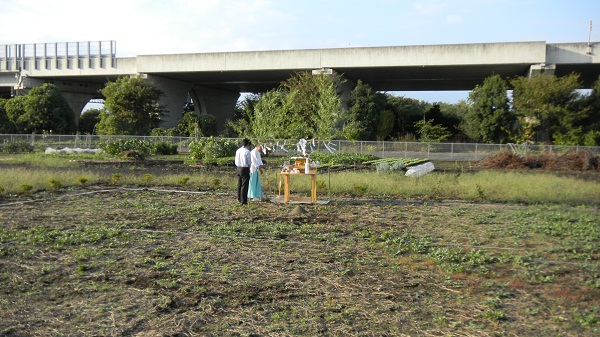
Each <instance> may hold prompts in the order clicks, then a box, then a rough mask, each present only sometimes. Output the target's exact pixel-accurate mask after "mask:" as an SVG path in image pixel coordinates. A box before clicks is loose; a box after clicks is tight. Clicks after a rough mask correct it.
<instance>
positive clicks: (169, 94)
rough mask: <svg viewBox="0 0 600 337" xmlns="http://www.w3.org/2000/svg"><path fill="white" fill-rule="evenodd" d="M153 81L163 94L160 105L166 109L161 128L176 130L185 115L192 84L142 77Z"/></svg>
mask: <svg viewBox="0 0 600 337" xmlns="http://www.w3.org/2000/svg"><path fill="white" fill-rule="evenodd" d="M142 76H143V77H146V78H147V79H148V80H149V81H151V82H152V83H153V84H154V86H155V87H156V88H157V89H159V90H160V91H162V92H163V96H162V97H161V99H160V105H162V106H163V108H164V109H165V111H164V115H163V117H162V123H161V127H163V128H165V129H169V128H174V127H176V126H177V123H179V120H180V119H181V117H182V115H183V106H184V104H185V100H186V98H187V94H188V92H189V91H190V89H191V87H192V84H191V83H189V82H184V81H178V80H173V79H170V78H164V77H159V76H155V75H142Z"/></svg>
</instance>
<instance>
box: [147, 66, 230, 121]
mask: <svg viewBox="0 0 600 337" xmlns="http://www.w3.org/2000/svg"><path fill="white" fill-rule="evenodd" d="M147 79H148V80H150V81H152V83H154V85H155V86H156V88H158V89H159V90H161V91H162V92H163V93H164V96H163V97H162V98H161V102H160V104H161V105H163V107H164V108H165V112H164V116H163V121H162V125H161V127H164V128H174V127H176V126H177V123H179V120H180V119H181V117H182V115H183V108H184V105H185V103H186V99H187V96H188V94H189V95H190V96H191V97H192V101H193V102H194V112H195V113H196V114H197V115H201V114H210V115H212V116H214V117H215V118H216V120H217V129H218V130H222V129H223V128H224V127H225V121H226V120H227V119H228V118H231V117H233V116H234V109H235V104H236V103H237V100H238V98H239V97H240V93H239V92H231V91H225V90H218V89H213V88H207V87H199V86H194V85H193V84H192V83H189V82H184V81H178V80H173V79H169V78H164V77H159V76H155V75H147Z"/></svg>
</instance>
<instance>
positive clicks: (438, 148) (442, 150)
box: [0, 134, 600, 161]
mask: <svg viewBox="0 0 600 337" xmlns="http://www.w3.org/2000/svg"><path fill="white" fill-rule="evenodd" d="M117 139H137V140H143V141H160V142H166V143H169V144H177V145H178V151H180V152H187V151H188V146H189V144H190V143H191V142H192V141H194V140H195V138H193V137H176V136H126V135H118V136H98V135H89V134H86V135H54V134H0V145H2V143H4V142H26V143H28V144H31V145H33V146H34V148H36V149H37V150H44V149H46V148H47V147H52V148H55V149H59V148H66V147H70V148H97V147H98V145H99V144H100V143H101V142H108V141H112V140H117ZM229 139H230V140H233V141H236V142H239V141H241V140H240V139H237V138H229ZM261 142H262V143H264V144H266V145H267V146H268V147H270V148H272V149H273V152H274V154H275V155H290V156H294V155H300V153H299V152H298V151H297V143H298V140H282V139H266V140H264V141H261ZM311 146H312V141H310V140H309V143H308V144H307V149H310V148H311ZM314 150H315V151H319V152H325V153H326V152H341V153H360V154H371V155H375V156H378V157H382V158H426V159H430V160H453V161H474V160H479V159H482V158H485V157H487V156H489V155H492V154H495V153H498V152H501V151H513V152H515V153H518V154H540V153H567V152H570V151H576V152H577V151H589V152H590V153H591V154H593V155H600V146H563V145H532V144H480V143H422V142H383V141H348V140H332V141H316V142H315V143H314Z"/></svg>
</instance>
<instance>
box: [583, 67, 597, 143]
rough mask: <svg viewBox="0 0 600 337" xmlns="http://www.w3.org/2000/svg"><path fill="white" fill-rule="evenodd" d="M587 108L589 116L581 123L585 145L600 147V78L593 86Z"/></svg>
mask: <svg viewBox="0 0 600 337" xmlns="http://www.w3.org/2000/svg"><path fill="white" fill-rule="evenodd" d="M587 106H588V107H589V114H588V116H587V117H586V118H585V119H584V120H582V122H581V123H582V125H583V127H584V141H583V145H586V146H598V145H600V76H598V79H597V80H596V82H595V83H594V85H593V86H592V91H591V93H590V95H589V96H588V99H587Z"/></svg>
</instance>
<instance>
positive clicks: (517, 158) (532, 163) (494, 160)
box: [476, 150, 600, 172]
mask: <svg viewBox="0 0 600 337" xmlns="http://www.w3.org/2000/svg"><path fill="white" fill-rule="evenodd" d="M476 166H477V167H479V168H482V169H541V170H552V171H578V172H584V171H600V156H594V155H593V154H592V153H591V152H589V151H585V150H580V151H572V152H567V153H564V154H557V153H543V154H528V155H518V154H515V153H513V152H509V151H504V152H499V153H497V154H495V155H491V156H489V157H486V158H484V159H482V160H480V161H479V162H477V164H476Z"/></svg>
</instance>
